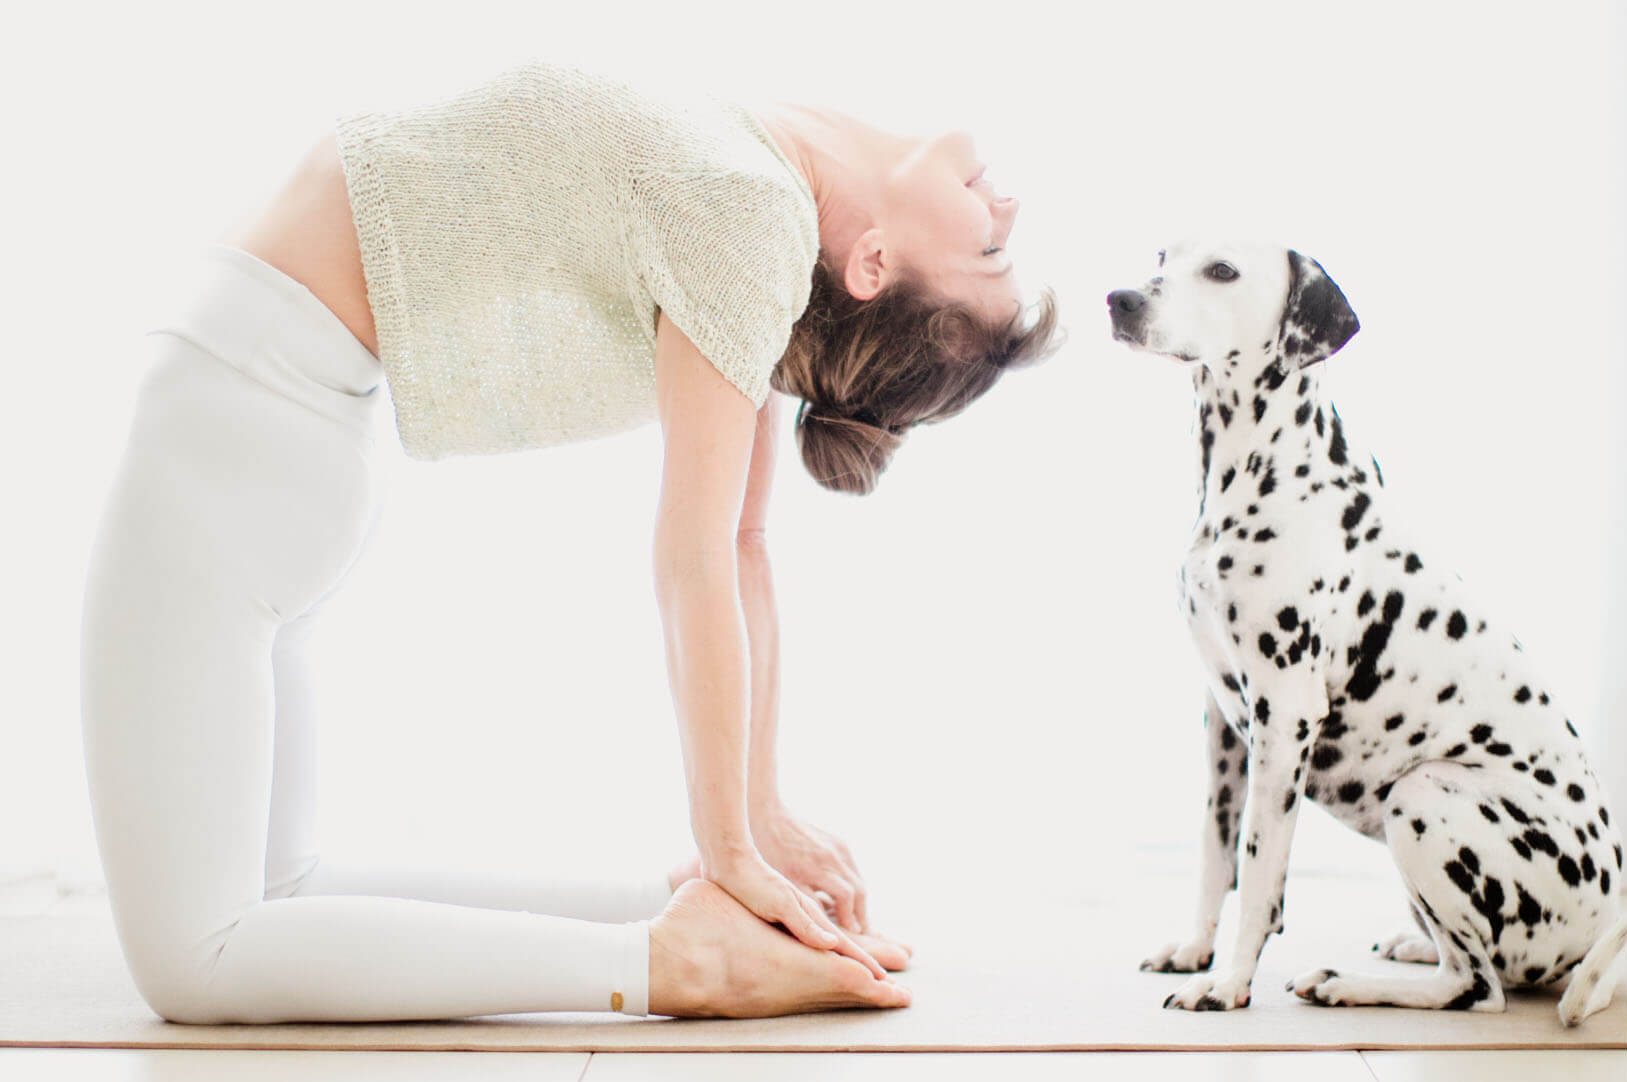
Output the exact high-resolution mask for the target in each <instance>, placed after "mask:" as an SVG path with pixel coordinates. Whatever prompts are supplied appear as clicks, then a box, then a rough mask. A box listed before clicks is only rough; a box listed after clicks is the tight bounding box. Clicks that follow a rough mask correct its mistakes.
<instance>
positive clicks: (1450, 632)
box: [1446, 609, 1469, 639]
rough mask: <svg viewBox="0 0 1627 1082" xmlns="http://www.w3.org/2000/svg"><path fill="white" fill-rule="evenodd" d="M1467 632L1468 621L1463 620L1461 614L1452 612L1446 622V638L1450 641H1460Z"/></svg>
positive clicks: (1454, 610) (1455, 611)
mask: <svg viewBox="0 0 1627 1082" xmlns="http://www.w3.org/2000/svg"><path fill="white" fill-rule="evenodd" d="M1468 630H1469V621H1468V620H1466V619H1464V617H1463V613H1461V612H1459V611H1457V610H1456V609H1453V610H1452V615H1451V616H1450V617H1449V618H1448V619H1447V621H1446V636H1447V638H1450V639H1461V638H1463V633H1464V632H1465V631H1468Z"/></svg>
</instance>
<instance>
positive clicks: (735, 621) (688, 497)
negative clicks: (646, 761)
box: [654, 314, 886, 978]
mask: <svg viewBox="0 0 1627 1082" xmlns="http://www.w3.org/2000/svg"><path fill="white" fill-rule="evenodd" d="M655 383H656V400H657V408H658V412H659V415H660V420H661V427H662V434H663V438H664V441H665V455H664V459H663V464H662V471H661V497H660V504H659V507H658V509H657V512H656V527H655V543H654V572H655V592H656V598H657V601H658V603H659V605H660V609H661V616H662V626H663V629H664V632H665V635H666V658H667V672H668V676H669V679H670V681H671V685H672V697H673V706H674V708H675V709H676V711H677V714H678V720H679V732H680V735H681V743H682V746H683V755H684V770H685V779H686V781H687V783H688V789H689V814H690V825H691V828H692V829H693V830H694V834H695V841H696V844H697V845H698V847H699V848H700V854H701V867H702V874H703V875H705V876H706V878H708V879H711V880H712V881H714V882H716V883H717V884H718V885H719V886H721V887H723V888H724V889H725V890H727V891H728V892H729V893H730V894H732V895H733V896H734V897H735V898H736V899H737V900H738V901H739V902H740V903H741V904H742V905H744V906H746V908H748V909H750V910H751V911H752V912H754V913H756V914H757V915H758V916H759V917H761V918H763V919H764V920H767V921H778V922H779V923H781V924H783V925H784V926H785V927H786V928H787V929H788V930H789V931H790V932H791V934H792V935H795V936H796V937H797V938H798V939H800V940H802V941H803V942H804V943H807V944H808V945H809V946H812V947H818V948H821V949H827V950H829V949H834V950H838V951H840V952H841V953H842V954H846V955H848V956H849V957H852V958H854V959H856V960H858V961H860V962H862V963H864V964H865V965H866V966H867V967H868V968H869V969H870V970H871V972H872V973H873V974H874V975H875V976H876V977H877V978H882V977H884V976H885V973H886V971H885V970H883V969H882V968H881V966H880V965H879V964H877V962H876V961H875V959H873V958H871V957H870V955H869V954H868V953H866V952H865V951H864V950H863V949H861V948H860V947H859V946H857V945H856V944H854V943H853V941H852V940H850V939H848V937H847V936H846V935H844V934H842V933H841V932H840V930H839V929H837V928H836V927H835V925H833V924H832V923H831V920H830V918H829V917H828V916H826V915H825V912H824V909H823V908H822V907H821V906H820V905H819V903H818V902H816V901H815V900H814V899H813V898H811V897H809V896H808V895H807V894H806V893H804V892H803V891H802V890H800V889H799V888H798V887H796V886H795V885H794V884H792V883H791V881H790V880H789V879H787V878H786V877H785V876H783V875H782V874H780V873H779V872H778V871H776V870H775V869H774V868H773V867H771V866H770V865H769V864H768V862H767V861H765V860H764V859H763V856H762V854H761V853H760V852H759V851H758V849H757V846H756V844H755V842H754V841H753V839H752V834H751V827H750V823H749V821H748V816H747V782H746V777H747V748H748V732H747V720H748V715H749V711H750V690H749V689H750V675H749V670H748V665H747V661H748V656H749V655H748V640H747V636H746V629H745V622H744V619H743V616H742V611H741V604H740V590H739V574H740V570H739V561H738V559H737V552H736V538H737V534H738V531H739V524H740V517H741V513H742V508H743V505H744V500H745V489H746V478H747V475H748V472H749V468H750V464H751V457H752V445H753V443H754V442H755V435H756V429H757V423H756V411H755V410H754V409H753V408H752V405H751V402H750V401H749V400H748V399H746V398H745V397H744V396H743V395H741V394H740V392H739V391H738V390H736V389H735V388H734V387H733V386H731V385H730V384H729V383H728V382H727V381H726V380H725V379H724V378H723V376H722V374H721V373H719V372H718V371H717V369H716V368H715V367H713V366H712V364H711V363H710V362H709V361H707V360H706V358H705V357H703V356H702V355H701V354H700V351H699V350H697V349H696V348H695V346H694V344H693V343H692V342H690V341H689V339H688V338H687V337H686V336H685V335H684V334H683V332H682V331H680V330H679V329H678V328H677V327H676V326H675V325H674V324H673V323H672V322H671V321H670V320H668V319H667V318H666V316H665V314H662V315H660V316H659V317H658V321H657V325H656V349H655Z"/></svg>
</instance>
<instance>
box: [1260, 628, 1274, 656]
mask: <svg viewBox="0 0 1627 1082" xmlns="http://www.w3.org/2000/svg"><path fill="white" fill-rule="evenodd" d="M1260 653H1262V654H1264V655H1265V656H1266V657H1275V656H1276V653H1277V640H1276V638H1275V637H1274V636H1273V635H1272V634H1271V632H1269V631H1262V632H1260Z"/></svg>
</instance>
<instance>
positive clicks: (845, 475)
mask: <svg viewBox="0 0 1627 1082" xmlns="http://www.w3.org/2000/svg"><path fill="white" fill-rule="evenodd" d="M797 418H798V419H797V427H796V430H797V446H798V448H799V449H800V450H801V451H802V463H803V465H804V466H806V467H807V470H808V472H809V473H810V474H811V475H812V476H813V479H814V480H815V481H818V482H819V483H820V484H821V485H823V486H824V487H826V488H828V489H831V490H833V491H835V492H851V493H853V494H855V495H859V496H864V495H867V494H869V493H870V492H871V491H873V490H874V489H875V487H876V482H877V480H879V479H880V477H881V473H882V471H883V470H885V469H886V468H887V463H888V461H889V460H891V459H892V457H893V452H894V451H896V450H898V446H899V444H901V443H903V442H904V437H903V435H902V434H901V433H899V432H896V431H894V430H892V429H890V428H885V427H883V426H881V425H877V424H871V423H870V422H869V421H861V420H859V419H858V418H857V417H850V416H847V415H844V414H839V413H835V412H831V411H827V410H826V409H825V408H824V407H822V406H818V405H815V404H814V403H811V402H807V401H804V402H803V404H802V408H801V409H800V410H798V411H797Z"/></svg>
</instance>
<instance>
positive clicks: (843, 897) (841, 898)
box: [823, 875, 864, 933]
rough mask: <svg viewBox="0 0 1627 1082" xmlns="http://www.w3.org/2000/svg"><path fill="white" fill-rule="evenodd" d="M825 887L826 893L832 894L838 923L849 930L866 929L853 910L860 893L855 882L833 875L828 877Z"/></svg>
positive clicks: (858, 930)
mask: <svg viewBox="0 0 1627 1082" xmlns="http://www.w3.org/2000/svg"><path fill="white" fill-rule="evenodd" d="M823 887H824V891H825V893H826V894H828V895H829V896H830V900H831V905H832V907H833V908H834V909H835V910H836V923H837V924H839V925H841V926H842V928H843V929H844V930H845V931H847V932H850V933H852V932H862V931H863V930H864V929H863V928H862V927H861V926H860V925H859V919H858V917H857V916H855V915H854V912H853V902H854V899H855V898H856V897H857V895H858V891H857V890H856V889H855V888H854V886H853V884H852V883H849V882H848V881H847V880H846V879H843V878H842V877H841V876H838V875H832V876H829V877H827V879H826V882H825V883H824V884H823Z"/></svg>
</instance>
